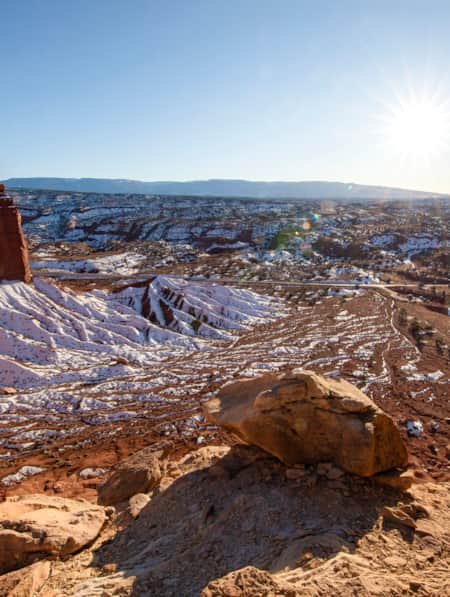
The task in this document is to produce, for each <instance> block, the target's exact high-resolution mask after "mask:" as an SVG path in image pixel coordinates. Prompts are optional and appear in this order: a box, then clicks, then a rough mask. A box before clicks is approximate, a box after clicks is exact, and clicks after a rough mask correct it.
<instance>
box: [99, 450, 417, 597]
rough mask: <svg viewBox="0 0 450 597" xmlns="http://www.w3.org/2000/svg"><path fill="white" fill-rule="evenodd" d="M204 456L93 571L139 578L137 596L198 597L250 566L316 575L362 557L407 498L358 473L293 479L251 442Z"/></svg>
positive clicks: (311, 472)
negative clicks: (314, 570) (337, 560)
mask: <svg viewBox="0 0 450 597" xmlns="http://www.w3.org/2000/svg"><path fill="white" fill-rule="evenodd" d="M203 450H213V448H204V449H203ZM201 452H202V450H199V451H198V452H194V453H192V454H190V455H189V456H188V457H187V458H186V459H185V463H184V465H183V466H185V467H187V468H188V469H189V467H190V468H191V471H190V472H189V470H188V472H186V473H185V474H183V475H182V476H180V477H178V478H177V479H176V480H174V481H173V482H172V483H171V484H170V485H168V486H167V485H166V484H165V483H164V482H163V484H162V486H161V487H160V488H159V489H157V490H156V491H155V492H154V494H153V497H152V499H151V501H150V502H149V503H148V504H147V505H146V506H145V507H144V509H143V510H142V511H141V513H140V515H139V517H138V518H137V519H136V520H132V521H131V522H130V523H129V524H128V525H126V526H124V528H123V529H122V530H121V531H120V532H119V533H117V535H116V536H115V537H114V538H113V539H112V540H111V541H110V542H108V543H107V544H103V545H102V546H101V547H100V548H99V549H98V550H97V551H96V552H95V553H94V560H93V563H92V565H94V566H96V567H98V568H102V567H105V566H106V568H108V567H111V566H113V569H114V571H115V574H117V573H118V574H120V575H121V576H122V577H125V578H128V579H129V580H130V581H131V579H132V578H133V577H134V581H133V588H132V589H131V590H132V592H131V594H132V595H133V596H136V597H137V596H140V597H142V596H145V595H148V596H152V597H153V596H161V597H169V596H174V595H177V596H178V595H180V596H183V597H191V596H192V597H193V596H198V595H200V593H201V591H202V589H203V588H204V587H205V586H206V585H207V584H208V583H209V582H210V581H211V580H214V579H216V578H219V577H222V576H224V575H225V574H227V573H229V572H231V571H233V570H237V569H240V568H243V567H245V566H254V567H256V568H260V569H263V570H267V571H269V572H271V573H276V572H280V571H288V570H290V569H294V568H305V569H307V568H308V567H309V566H310V565H311V563H312V562H315V565H317V564H318V563H320V562H323V561H326V560H328V559H329V558H332V557H333V556H335V555H337V554H338V553H341V552H347V553H351V552H353V551H354V550H355V549H356V547H357V544H358V541H359V540H360V539H361V538H363V537H364V536H365V535H366V534H367V533H368V532H369V531H371V530H372V529H373V528H374V527H375V526H377V525H378V526H379V525H380V524H381V523H380V512H381V510H382V509H383V507H385V506H392V505H395V504H397V503H398V501H399V500H400V499H401V500H402V501H403V502H404V501H405V500H407V497H405V494H402V495H400V494H399V493H398V492H396V491H394V490H392V489H388V488H382V487H380V486H378V485H376V484H375V483H374V482H373V481H371V480H370V479H362V478H359V477H355V476H352V475H344V476H343V477H342V478H341V479H339V480H338V481H330V480H328V479H327V478H325V477H318V476H317V474H316V472H315V468H313V467H311V469H306V470H305V471H302V470H301V469H299V472H298V474H295V473H292V471H291V474H290V475H289V474H288V475H286V467H285V466H284V465H283V464H282V463H281V462H280V461H278V460H277V459H275V458H273V457H271V456H270V455H268V454H266V453H265V452H263V451H261V450H259V449H257V448H254V447H251V446H242V445H237V446H234V447H233V448H231V449H230V451H229V453H228V454H226V455H225V456H223V457H220V458H212V457H211V456H208V457H207V458H205V457H204V456H203V457H202V456H200V455H199V454H200V453H201ZM210 454H211V453H210ZM185 470H186V469H185ZM288 476H291V477H292V476H296V477H297V478H295V479H292V478H291V479H289V478H287V477H288Z"/></svg>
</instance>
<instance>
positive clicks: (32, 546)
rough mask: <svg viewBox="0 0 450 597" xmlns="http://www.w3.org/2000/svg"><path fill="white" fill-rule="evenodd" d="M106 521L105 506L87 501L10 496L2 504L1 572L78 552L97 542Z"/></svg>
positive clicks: (0, 534) (0, 505)
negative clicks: (46, 558)
mask: <svg viewBox="0 0 450 597" xmlns="http://www.w3.org/2000/svg"><path fill="white" fill-rule="evenodd" d="M104 522H105V512H104V509H103V508H102V507H100V506H96V505H94V504H91V503H90V502H88V501H86V500H71V499H66V498H60V497H50V496H46V495H28V496H19V497H10V498H8V499H7V500H6V501H5V502H2V503H1V504H0V574H3V573H5V572H8V571H9V570H13V569H15V568H19V567H21V566H26V565H27V564H30V563H32V562H34V561H35V560H39V559H42V558H45V557H57V556H66V555H69V554H71V553H74V552H76V551H78V550H80V549H81V548H82V547H84V546H85V545H88V544H89V543H91V542H92V541H94V539H95V538H96V537H97V535H98V534H99V533H100V531H101V529H102V526H103V524H104Z"/></svg>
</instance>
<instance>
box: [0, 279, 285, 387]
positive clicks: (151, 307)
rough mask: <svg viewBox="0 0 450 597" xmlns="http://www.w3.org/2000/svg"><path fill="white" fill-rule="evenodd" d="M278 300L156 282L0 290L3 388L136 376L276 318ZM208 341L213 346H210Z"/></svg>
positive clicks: (39, 284)
mask: <svg viewBox="0 0 450 597" xmlns="http://www.w3.org/2000/svg"><path fill="white" fill-rule="evenodd" d="M277 310H278V309H277V308H276V304H275V303H274V301H273V299H269V298H267V297H261V296H259V295H257V294H254V293H251V292H248V291H245V290H235V289H231V288H225V287H222V286H220V285H217V284H204V285H199V284H196V285H190V284H189V283H187V282H185V281H183V280H174V279H171V278H168V277H157V278H155V279H154V281H153V282H152V283H151V284H149V285H148V286H145V287H137V288H136V287H129V288H127V289H125V290H122V291H120V292H118V293H112V294H109V293H106V292H101V291H92V292H87V293H83V294H81V293H78V294H77V293H74V292H73V291H70V290H67V289H65V290H62V289H60V288H59V287H57V286H54V285H52V284H49V283H48V282H45V281H43V280H40V279H35V282H34V285H30V286H28V285H26V284H22V283H19V282H17V283H3V284H0V386H13V387H15V388H31V387H38V386H45V385H50V384H57V383H66V382H78V381H84V382H85V381H98V380H99V379H106V378H109V377H117V376H127V375H132V374H133V372H135V371H136V367H146V366H151V364H152V363H156V362H160V361H161V360H164V359H166V358H170V357H173V356H178V355H180V356H181V355H182V354H186V353H189V352H194V351H198V350H207V349H209V348H211V347H212V345H213V343H212V342H211V340H212V339H214V340H232V339H233V336H232V333H231V331H232V330H239V329H244V328H245V327H247V326H249V325H255V324H257V323H260V322H262V321H265V320H267V318H269V319H271V318H272V317H273V316H275V315H276V312H277ZM208 340H209V341H208Z"/></svg>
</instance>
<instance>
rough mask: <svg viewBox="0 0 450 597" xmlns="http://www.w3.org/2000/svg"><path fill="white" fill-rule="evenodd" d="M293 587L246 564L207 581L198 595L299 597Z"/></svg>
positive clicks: (205, 596) (209, 596)
mask: <svg viewBox="0 0 450 597" xmlns="http://www.w3.org/2000/svg"><path fill="white" fill-rule="evenodd" d="M300 595H301V593H300V592H298V591H296V590H295V587H293V586H292V585H288V584H287V583H285V582H280V581H278V580H277V579H276V578H275V577H274V576H272V575H271V574H269V573H268V572H266V571H265V570H259V569H258V568H254V567H253V566H247V567H246V568H242V569H241V570H235V571H234V572H230V573H229V574H227V575H226V576H224V577H223V578H219V579H217V580H213V581H212V582H210V583H208V586H207V587H205V588H204V589H203V591H202V593H201V596H200V597H256V596H260V597H300Z"/></svg>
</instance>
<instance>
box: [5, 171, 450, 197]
mask: <svg viewBox="0 0 450 597" xmlns="http://www.w3.org/2000/svg"><path fill="white" fill-rule="evenodd" d="M3 182H5V183H6V184H7V185H8V186H9V187H10V188H12V187H14V188H21V189H44V190H49V191H50V190H56V191H64V192H65V191H73V192H79V193H124V194H142V195H147V194H149V195H175V196H179V195H186V196H204V197H206V196H209V197H248V198H256V199H329V200H332V199H336V200H341V199H347V200H379V201H383V200H386V201H387V200H392V199H400V200H409V199H415V200H417V199H430V198H432V197H443V196H444V195H442V194H438V193H426V192H423V191H413V190H408V189H398V188H392V187H382V186H368V185H359V184H354V183H350V182H329V181H320V180H313V181H254V180H232V179H212V180H190V181H153V182H145V181H142V180H126V179H110V178H51V177H50V178H10V179H8V180H4V181H3Z"/></svg>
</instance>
